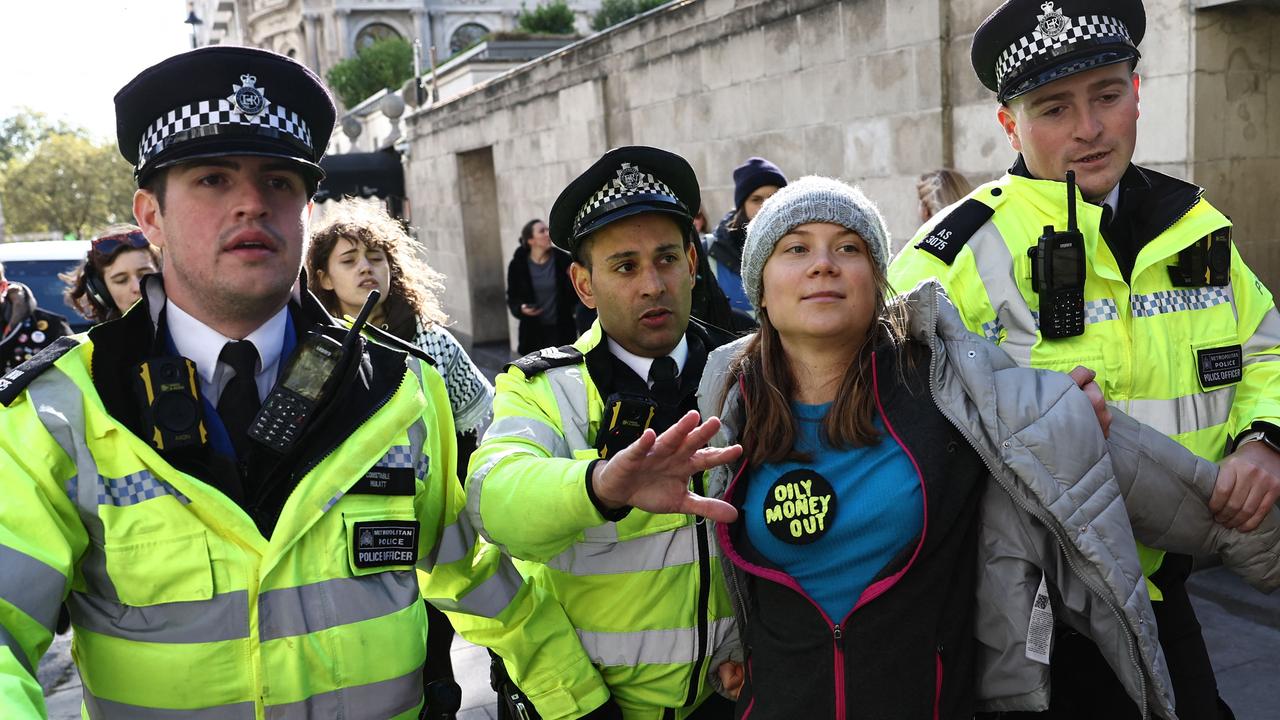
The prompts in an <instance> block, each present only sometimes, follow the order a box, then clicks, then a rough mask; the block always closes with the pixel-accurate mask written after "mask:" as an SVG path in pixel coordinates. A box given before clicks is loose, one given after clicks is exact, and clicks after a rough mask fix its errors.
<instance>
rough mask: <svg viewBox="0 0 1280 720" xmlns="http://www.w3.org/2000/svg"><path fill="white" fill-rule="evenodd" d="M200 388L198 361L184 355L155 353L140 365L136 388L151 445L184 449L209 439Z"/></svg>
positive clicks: (198, 445) (135, 381)
mask: <svg viewBox="0 0 1280 720" xmlns="http://www.w3.org/2000/svg"><path fill="white" fill-rule="evenodd" d="M198 388H199V385H197V383H196V364H195V363H193V362H191V361H190V360H188V359H186V358H184V357H155V358H151V359H149V360H144V361H143V362H142V363H141V364H139V365H138V368H137V374H136V375H134V378H133V390H134V394H135V395H136V396H137V398H138V401H139V402H138V405H139V406H140V407H141V408H142V422H143V425H144V426H145V428H146V430H144V434H145V435H146V436H147V437H146V438H145V439H146V441H147V442H148V443H150V444H151V447H153V448H155V449H156V450H180V449H182V448H190V447H200V446H202V445H204V444H205V443H206V442H208V441H209V433H208V431H207V430H205V426H204V409H203V407H202V406H201V403H200V391H199V389H198ZM148 431H149V432H148Z"/></svg>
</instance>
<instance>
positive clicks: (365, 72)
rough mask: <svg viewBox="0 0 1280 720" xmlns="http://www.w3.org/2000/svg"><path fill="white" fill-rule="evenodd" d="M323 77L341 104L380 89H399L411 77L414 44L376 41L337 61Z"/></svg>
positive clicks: (401, 40) (357, 100)
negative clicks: (353, 54)
mask: <svg viewBox="0 0 1280 720" xmlns="http://www.w3.org/2000/svg"><path fill="white" fill-rule="evenodd" d="M326 77H327V78H328V80H329V87H331V88H333V91H334V93H336V94H337V95H338V99H339V100H341V101H342V104H343V105H344V106H346V107H347V108H353V107H355V106H356V105H359V104H360V103H362V102H364V101H365V100H366V99H368V98H369V96H370V95H373V94H374V93H376V92H378V91H379V90H383V89H387V88H398V87H400V86H401V85H403V84H404V83H405V81H406V80H408V79H409V78H411V77H413V47H412V46H410V45H409V41H408V40H405V39H404V38H398V37H395V38H385V39H383V40H379V41H378V42H375V43H373V44H372V45H370V46H368V47H366V48H361V49H360V51H359V52H357V53H356V56H355V57H353V58H347V59H346V60H342V61H340V62H338V63H337V64H336V65H334V66H333V67H332V68H331V69H330V70H329V74H328V75H327V76H326Z"/></svg>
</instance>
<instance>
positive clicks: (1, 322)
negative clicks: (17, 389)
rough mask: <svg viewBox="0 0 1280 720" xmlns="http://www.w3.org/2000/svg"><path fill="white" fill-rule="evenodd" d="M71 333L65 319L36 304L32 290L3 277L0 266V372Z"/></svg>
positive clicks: (8, 369)
mask: <svg viewBox="0 0 1280 720" xmlns="http://www.w3.org/2000/svg"><path fill="white" fill-rule="evenodd" d="M70 334H71V326H70V325H68V324H67V319H66V318H64V317H63V316H61V315H58V314H57V313H51V312H49V311H48V310H44V309H41V308H39V307H36V296H35V293H33V292H31V289H30V288H28V287H27V286H26V285H23V284H22V283H16V282H12V283H11V282H9V281H7V280H5V278H4V265H0V375H4V374H5V373H7V372H9V371H10V370H12V369H13V368H15V367H17V366H19V365H21V364H22V363H24V362H26V361H27V360H30V359H31V357H32V356H33V355H35V354H36V353H38V352H40V351H41V350H43V349H45V348H46V347H48V346H50V345H52V344H53V341H54V340H57V339H58V338H60V337H62V336H63V335H70Z"/></svg>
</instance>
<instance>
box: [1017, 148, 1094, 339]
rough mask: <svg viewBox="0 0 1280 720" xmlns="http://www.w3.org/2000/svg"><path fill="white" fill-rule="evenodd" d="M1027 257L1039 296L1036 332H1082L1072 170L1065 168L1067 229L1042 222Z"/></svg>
mask: <svg viewBox="0 0 1280 720" xmlns="http://www.w3.org/2000/svg"><path fill="white" fill-rule="evenodd" d="M1027 255H1028V256H1029V257H1030V258H1031V287H1032V289H1033V290H1035V291H1036V292H1037V293H1039V295H1040V335H1041V336H1043V337H1046V338H1050V339H1055V338H1066V337H1074V336H1076V335H1083V334H1084V236H1082V235H1081V234H1080V230H1079V229H1078V228H1077V227H1076V173H1075V171H1074V170H1068V171H1067V229H1066V231H1065V232H1058V231H1057V230H1054V229H1053V226H1052V225H1046V226H1045V228H1044V234H1043V235H1041V236H1040V240H1039V241H1038V242H1036V246H1035V247H1033V248H1030V249H1029V250H1027Z"/></svg>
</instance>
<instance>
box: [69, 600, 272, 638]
mask: <svg viewBox="0 0 1280 720" xmlns="http://www.w3.org/2000/svg"><path fill="white" fill-rule="evenodd" d="M67 607H68V609H69V610H70V611H71V617H72V619H73V620H75V625H76V627H78V628H84V629H86V630H92V631H93V632H96V633H98V634H100V635H107V636H110V637H114V638H121V639H123V640H133V641H135V642H154V643H172V644H182V643H206V642H222V641H224V640H239V639H241V638H245V637H248V636H249V592H248V591H247V590H237V591H235V592H229V593H224V594H222V595H215V596H213V597H211V598H209V599H208V600H191V601H186V602H171V603H161V604H159V605H148V606H146V607H135V606H132V605H123V604H120V603H114V602H111V601H110V600H103V599H102V598H98V597H94V596H92V595H86V594H84V593H78V592H73V593H71V595H69V596H68V597H67Z"/></svg>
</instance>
